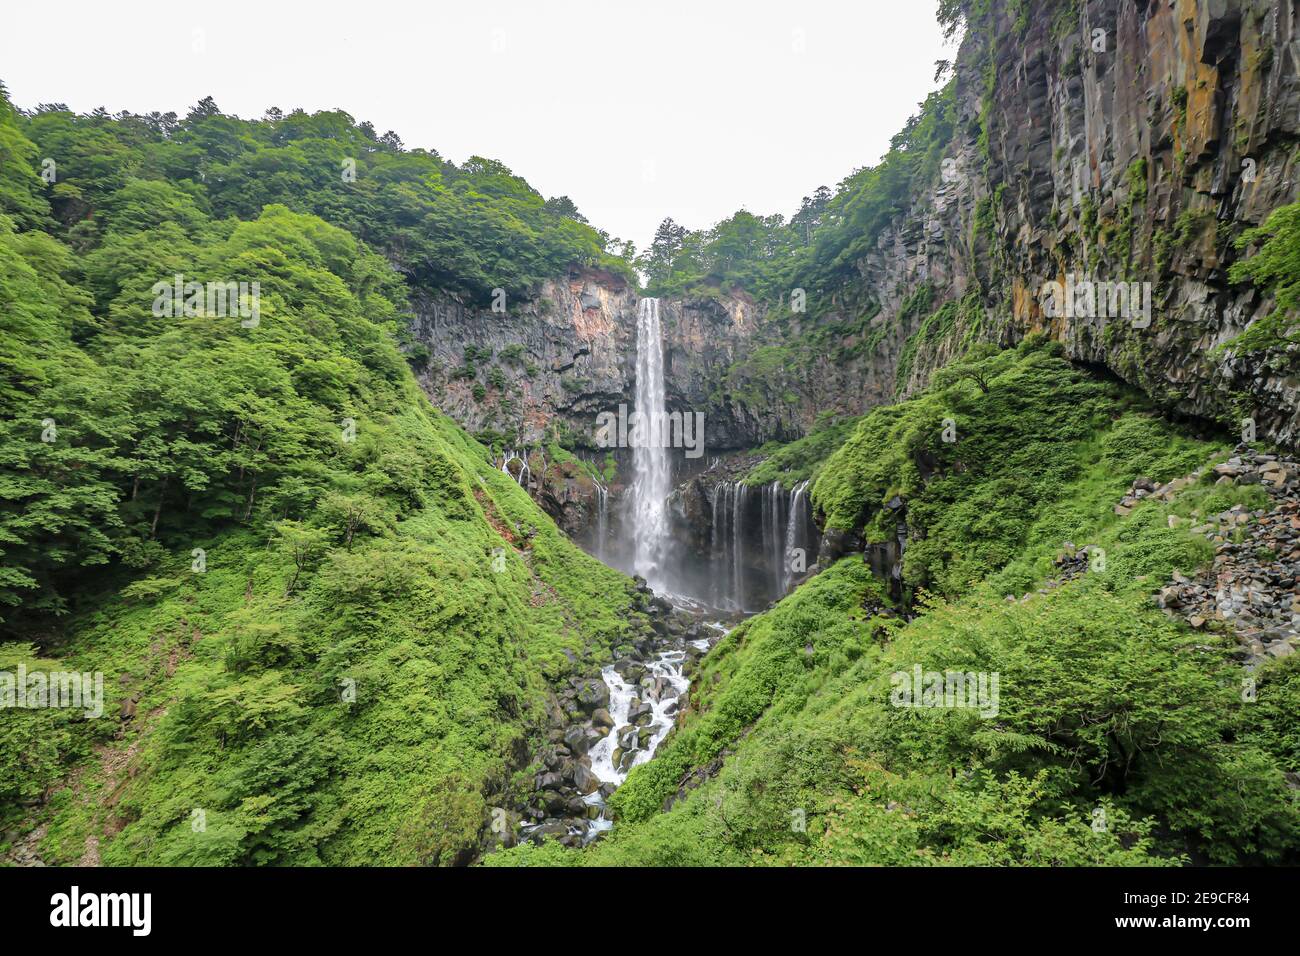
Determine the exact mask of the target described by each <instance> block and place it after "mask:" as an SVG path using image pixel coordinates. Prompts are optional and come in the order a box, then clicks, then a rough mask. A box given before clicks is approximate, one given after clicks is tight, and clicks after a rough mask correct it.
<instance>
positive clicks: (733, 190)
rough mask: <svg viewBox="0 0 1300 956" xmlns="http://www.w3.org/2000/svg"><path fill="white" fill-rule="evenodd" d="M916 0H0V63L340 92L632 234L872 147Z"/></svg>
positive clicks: (761, 208) (130, 81)
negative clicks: (0, 16) (4, 2)
mask: <svg viewBox="0 0 1300 956" xmlns="http://www.w3.org/2000/svg"><path fill="white" fill-rule="evenodd" d="M936 6H937V3H936V0H798V2H788V0H786V2H775V0H650V2H649V3H646V2H640V3H632V2H627V0H533V2H526V0H457V2H454V3H445V2H431V3H419V2H417V0H407V2H400V0H350V2H346V3H340V2H337V0H316V2H313V3H301V4H287V3H280V2H276V0H262V2H257V3H253V2H244V0H235V2H222V3H215V2H211V0H209V2H204V3H196V2H188V0H144V2H130V3H127V2H105V0H65V2H63V3H60V4H58V5H56V6H54V7H51V6H50V5H49V4H45V3H21V4H19V3H15V4H10V5H8V6H7V9H6V10H5V29H4V32H3V34H0V80H3V81H4V82H5V84H6V85H7V86H8V88H9V93H10V96H11V98H12V99H13V101H14V102H15V103H16V104H17V105H18V106H20V107H23V108H31V107H34V106H35V105H36V104H37V103H40V102H63V103H66V104H68V106H70V107H71V108H72V109H73V110H76V111H78V112H86V111H89V110H91V109H93V108H95V107H97V106H104V107H106V108H107V109H108V110H109V111H110V112H118V111H119V110H129V111H131V112H135V113H147V112H150V111H152V110H158V111H160V112H167V111H169V110H172V111H175V112H177V113H179V114H182V115H183V114H184V113H185V112H186V111H187V110H188V108H189V107H190V106H191V105H192V104H194V103H196V102H197V101H198V100H199V99H200V98H202V97H203V96H205V95H208V94H211V95H212V96H213V97H214V98H215V99H216V101H217V105H218V106H219V107H220V108H221V109H222V110H223V111H225V112H227V113H236V114H238V115H240V116H244V117H258V116H261V115H262V113H263V112H264V111H265V110H266V108H267V107H270V106H279V107H280V108H281V109H283V110H284V111H285V112H288V111H290V110H292V109H294V108H295V107H301V108H303V109H306V110H308V111H309V112H312V111H315V110H320V109H343V110H346V111H347V112H348V113H350V114H352V115H353V116H354V117H355V118H356V119H357V120H364V119H368V120H370V121H371V122H372V123H374V125H375V128H376V129H377V130H378V131H379V132H381V133H382V132H383V131H384V130H387V129H393V130H396V131H397V133H398V135H400V136H401V137H402V140H403V141H404V142H405V143H406V145H407V146H408V147H414V146H422V147H425V148H432V149H436V150H438V152H439V153H441V154H442V155H443V156H444V157H446V158H448V159H450V160H453V161H455V162H458V163H459V162H462V161H463V160H465V159H466V158H467V157H468V156H471V155H474V154H479V155H482V156H488V157H491V158H493V159H498V160H500V161H502V162H504V163H505V164H506V165H507V166H509V167H510V168H511V169H512V170H514V171H515V172H516V173H518V174H519V175H522V176H523V177H524V178H526V179H527V180H528V181H529V182H530V183H531V184H532V185H533V187H534V188H536V189H537V190H538V191H540V192H541V193H542V194H543V195H546V196H554V195H559V194H567V195H569V196H571V197H572V198H573V200H574V202H576V203H577V205H578V208H579V209H580V210H581V211H582V213H583V214H584V215H585V216H587V218H588V219H590V220H591V222H592V223H593V225H596V226H598V227H600V228H603V229H606V230H608V231H609V232H610V233H611V234H612V235H616V236H620V237H622V238H630V239H633V240H634V241H635V242H636V243H637V247H638V248H639V249H641V248H644V247H645V246H646V244H647V243H648V242H649V239H650V237H651V235H652V234H653V232H654V228H655V226H656V225H658V223H659V221H660V220H661V219H662V218H663V217H664V216H672V217H673V218H674V219H675V220H677V222H679V223H680V224H682V225H685V226H688V227H690V228H703V227H707V226H711V225H712V224H714V223H715V222H717V221H718V220H720V219H723V218H726V217H727V216H729V215H730V214H731V213H732V212H734V211H735V210H736V209H739V208H741V207H744V208H746V209H749V210H750V211H751V212H754V213H759V214H768V213H773V212H780V213H783V214H784V215H786V216H789V215H790V214H791V213H793V212H794V211H795V210H796V209H797V208H798V205H799V200H800V198H801V197H803V196H805V195H808V194H809V193H811V192H812V190H813V189H815V188H816V187H817V186H819V185H826V186H830V187H832V188H834V186H835V185H836V183H838V182H839V181H840V180H841V179H842V178H844V176H846V175H847V174H848V173H850V172H851V171H852V170H853V169H855V168H857V167H859V166H865V165H870V164H873V163H875V162H876V161H877V160H878V159H879V158H880V156H881V155H882V154H883V153H884V151H885V150H886V149H887V148H888V145H889V139H890V137H891V136H892V135H893V134H894V133H895V132H897V131H898V130H899V129H900V128H901V126H902V125H903V123H904V122H905V121H906V119H907V117H908V116H909V115H911V114H912V113H913V112H915V109H916V104H917V103H918V102H920V101H921V100H922V99H924V98H925V96H926V94H927V93H928V92H929V91H930V90H931V89H933V88H934V83H933V77H934V61H935V60H937V59H951V58H953V57H954V56H955V50H954V49H953V48H952V47H950V46H945V45H944V44H943V41H942V37H941V33H940V30H939V27H938V26H937V25H936V23H935V21H934V11H935V8H936Z"/></svg>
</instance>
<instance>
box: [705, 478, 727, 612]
mask: <svg viewBox="0 0 1300 956" xmlns="http://www.w3.org/2000/svg"><path fill="white" fill-rule="evenodd" d="M727 488H728V486H727V485H725V484H723V483H722V482H719V483H718V484H716V485H714V486H713V490H712V491H711V492H710V494H709V504H710V506H711V508H712V512H713V520H712V521H711V522H710V525H709V559H710V564H711V565H712V570H713V574H712V575H711V577H712V578H713V583H712V586H711V588H710V593H711V595H712V598H713V606H714V607H723V606H724V603H725V602H726V601H728V600H730V598H731V594H730V590H729V589H728V588H725V587H724V586H723V583H722V582H723V580H724V577H725V575H726V573H727V569H728V567H730V564H729V562H728V560H727V555H728V552H727V542H728V541H729V540H730V539H729V538H728V537H727V527H726V522H727Z"/></svg>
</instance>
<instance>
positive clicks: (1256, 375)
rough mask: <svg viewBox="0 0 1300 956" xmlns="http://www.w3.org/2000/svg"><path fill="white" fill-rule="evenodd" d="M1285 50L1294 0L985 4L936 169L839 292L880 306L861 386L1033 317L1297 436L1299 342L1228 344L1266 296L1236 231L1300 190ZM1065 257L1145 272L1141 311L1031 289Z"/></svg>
mask: <svg viewBox="0 0 1300 956" xmlns="http://www.w3.org/2000/svg"><path fill="white" fill-rule="evenodd" d="M1298 64H1300V7H1298V6H1297V5H1296V4H1295V3H1294V2H1292V0H1208V2H1206V0H1202V2H1193V0H1091V2H1087V3H1075V2H1069V0H1061V2H1047V3H1041V4H1038V3H1034V4H1025V3H1020V2H1002V0H999V2H994V3H993V4H991V6H990V8H989V10H988V11H987V12H986V13H984V14H981V15H979V19H977V20H974V21H973V22H971V23H970V25H969V27H968V30H967V35H966V39H965V41H964V42H963V45H962V48H961V52H960V56H959V58H958V62H957V65H956V83H957V112H958V121H957V133H956V135H955V136H954V139H953V142H952V143H951V145H950V147H949V148H948V149H947V150H946V152H945V157H944V164H943V168H942V174H939V175H936V177H935V180H934V182H933V183H932V185H931V186H930V188H929V189H928V190H926V191H924V192H923V193H922V194H920V195H918V196H916V197H914V200H913V202H912V203H911V205H910V207H909V208H908V210H907V211H906V212H905V213H904V214H903V215H901V216H900V217H898V218H897V219H896V220H895V221H894V222H893V224H892V225H891V226H889V227H888V228H886V229H885V230H883V231H882V233H881V235H880V237H879V239H878V241H877V243H876V248H875V251H874V252H873V253H872V254H870V255H868V256H867V257H865V258H864V259H862V260H861V261H860V262H859V263H858V264H857V269H858V272H859V276H860V279H859V281H858V283H857V288H856V289H852V288H851V289H847V290H843V291H842V293H841V294H842V295H843V296H844V297H845V299H846V300H848V301H854V302H856V303H858V304H859V306H860V304H861V303H862V302H864V301H866V302H873V303H874V304H875V305H878V306H879V313H878V315H877V316H876V317H875V319H874V320H873V323H872V329H874V330H878V332H877V337H878V339H879V341H878V342H877V343H876V345H875V347H874V348H873V349H872V354H871V356H869V357H868V358H867V359H866V360H864V362H862V363H861V365H860V367H861V371H862V372H863V373H864V375H863V378H862V380H861V382H862V394H863V395H864V398H865V399H866V400H867V401H868V402H869V401H870V399H871V397H872V396H873V395H876V394H883V393H887V392H889V391H890V390H891V389H896V390H897V393H898V394H900V395H903V396H906V395H908V394H912V393H914V392H916V391H917V390H919V389H921V388H923V387H924V386H925V384H926V383H927V382H928V380H929V377H930V375H931V373H932V372H933V371H934V370H935V369H936V368H938V367H940V366H942V365H943V364H944V363H945V362H947V361H948V360H949V359H950V358H952V357H953V356H954V355H955V354H957V353H958V352H959V351H961V350H962V349H963V348H964V347H966V346H967V345H968V344H969V343H970V342H972V341H977V340H979V339H987V340H993V341H999V342H1001V343H1002V344H1004V345H1006V344H1014V343H1015V342H1016V341H1018V340H1019V339H1021V338H1023V337H1024V336H1025V335H1027V334H1029V333H1031V332H1038V331H1042V332H1045V333H1047V334H1048V335H1050V336H1052V337H1053V338H1055V339H1057V340H1059V341H1061V342H1062V343H1063V344H1064V345H1065V347H1066V349H1067V351H1068V353H1069V354H1070V356H1071V357H1072V358H1075V359H1077V360H1080V361H1087V362H1091V363H1097V364H1100V365H1104V366H1106V367H1108V368H1109V369H1110V370H1112V371H1113V372H1115V373H1116V374H1118V375H1119V376H1121V377H1122V378H1124V379H1126V380H1127V381H1128V382H1130V383H1131V384H1133V385H1136V386H1138V387H1140V388H1142V389H1143V390H1144V391H1146V392H1147V393H1148V394H1150V395H1152V396H1153V397H1154V398H1156V399H1157V400H1158V401H1160V402H1162V403H1163V404H1164V405H1165V406H1166V407H1167V408H1169V409H1170V410H1174V411H1178V412H1182V413H1187V414H1192V415H1196V416H1200V417H1204V418H1210V419H1215V420H1218V421H1219V422H1221V423H1223V424H1225V425H1231V426H1233V427H1235V425H1236V423H1237V422H1238V420H1239V419H1240V418H1241V417H1244V416H1250V417H1252V418H1254V419H1255V420H1256V422H1257V425H1258V428H1259V433H1260V434H1261V435H1262V436H1267V437H1270V438H1273V439H1276V440H1280V441H1284V442H1288V443H1294V442H1295V441H1296V440H1297V439H1298V438H1300V426H1298V423H1297V411H1298V410H1300V375H1298V374H1297V373H1298V371H1300V369H1298V364H1300V363H1298V361H1297V351H1298V350H1297V348H1296V347H1295V346H1290V347H1289V348H1288V347H1285V346H1284V347H1280V348H1272V349H1267V350H1263V351H1258V352H1254V353H1252V354H1245V353H1244V352H1243V350H1242V349H1240V348H1233V347H1232V340H1233V339H1234V338H1235V337H1236V336H1238V335H1240V334H1241V333H1242V332H1243V331H1244V330H1245V329H1246V328H1247V327H1248V326H1249V325H1250V324H1251V323H1252V322H1255V321H1258V320H1260V319H1261V318H1263V317H1264V316H1266V315H1268V314H1269V313H1270V312H1271V311H1272V309H1273V303H1272V302H1271V301H1269V300H1268V299H1267V298H1266V297H1264V296H1261V295H1260V294H1259V293H1258V292H1257V291H1256V290H1254V289H1253V288H1252V287H1250V286H1249V285H1242V284H1236V285H1234V284H1232V283H1231V282H1230V281H1229V279H1228V270H1229V267H1230V266H1231V264H1232V263H1233V262H1234V261H1236V260H1237V259H1239V258H1240V257H1241V256H1242V255H1244V254H1246V252H1247V250H1242V251H1239V250H1237V249H1236V248H1235V247H1234V240H1235V239H1236V238H1237V237H1238V236H1240V235H1241V233H1242V232H1244V231H1245V230H1246V229H1248V228H1250V227H1252V226H1256V225H1259V224H1261V223H1262V222H1263V221H1264V220H1265V219H1266V218H1267V217H1268V214H1269V213H1270V212H1271V211H1272V210H1274V209H1276V208H1278V207H1280V206H1284V205H1287V204H1289V203H1293V202H1295V201H1296V200H1297V197H1300V170H1297V155H1298V152H1300V77H1298V70H1297V65H1298ZM1068 276H1074V277H1076V278H1079V279H1084V278H1086V279H1090V280H1092V281H1095V282H1120V281H1127V282H1136V283H1139V284H1144V283H1149V285H1150V288H1151V291H1152V310H1151V322H1150V325H1149V327H1144V328H1143V327H1134V325H1133V324H1132V323H1131V322H1130V321H1127V320H1126V318H1127V317H1115V316H1109V317H1087V316H1060V315H1057V316H1053V315H1050V314H1048V311H1047V310H1045V309H1044V296H1043V294H1042V293H1043V289H1044V287H1045V286H1046V284H1047V283H1050V282H1062V283H1064V282H1065V281H1066V278H1067V277H1068ZM922 291H924V292H925V296H924V299H925V301H926V302H927V303H928V306H927V307H926V308H919V309H918V308H909V305H913V306H914V305H915V303H916V302H917V301H918V298H920V296H919V293H921V292H922ZM968 295H969V296H971V298H969V299H965V303H966V304H967V305H968V307H966V308H961V309H958V310H955V321H952V322H949V323H946V324H944V325H943V326H942V327H940V326H939V325H938V324H937V323H932V324H931V327H930V328H928V329H927V328H923V326H924V323H925V320H926V318H927V317H928V316H929V315H932V314H933V311H934V309H936V308H937V307H939V306H940V305H941V304H942V303H945V302H949V301H955V300H963V299H964V297H967V296H968ZM842 314H843V313H841V314H840V315H835V316H832V318H841V317H842ZM936 329H937V331H936ZM909 340H910V341H909ZM904 353H908V355H909V361H908V363H907V364H906V365H902V364H900V363H899V361H898V356H900V355H902V354H904ZM873 378H874V379H875V381H874V382H873V381H872V379H873ZM816 388H817V386H816V384H815V383H814V384H813V385H812V387H811V389H810V391H815V390H816Z"/></svg>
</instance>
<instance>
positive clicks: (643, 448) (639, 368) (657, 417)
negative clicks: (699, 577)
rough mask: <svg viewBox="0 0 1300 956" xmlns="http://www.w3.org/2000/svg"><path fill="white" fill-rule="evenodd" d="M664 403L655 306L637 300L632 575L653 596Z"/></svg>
mask: <svg viewBox="0 0 1300 956" xmlns="http://www.w3.org/2000/svg"><path fill="white" fill-rule="evenodd" d="M665 405H666V401H665V398H664V344H663V336H662V333H661V332H660V328H659V300H658V299H642V300H641V302H640V304H639V305H638V307H637V316H636V409H635V411H636V413H637V420H636V429H635V434H636V438H637V440H636V441H634V442H633V445H634V447H633V449H632V470H633V475H634V477H633V481H632V534H633V540H634V542H635V546H636V552H635V557H634V558H633V562H632V569H633V571H635V572H636V573H637V574H639V575H640V576H641V577H643V578H645V580H646V583H647V584H649V585H650V587H651V588H653V589H654V590H656V591H662V590H664V588H665V581H664V576H663V570H664V557H665V552H666V550H667V544H668V495H669V492H670V491H671V486H670V482H671V477H670V470H669V463H668V448H667V447H666V444H667V443H666V442H665V441H664V440H663V439H664V436H663V433H662V427H663V424H664V423H665V422H666V421H667V417H666V407H665Z"/></svg>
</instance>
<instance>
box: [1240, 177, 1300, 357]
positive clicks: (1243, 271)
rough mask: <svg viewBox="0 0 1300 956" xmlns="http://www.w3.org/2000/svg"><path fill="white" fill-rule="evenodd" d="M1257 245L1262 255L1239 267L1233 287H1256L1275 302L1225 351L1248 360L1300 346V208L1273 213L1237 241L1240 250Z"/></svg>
mask: <svg viewBox="0 0 1300 956" xmlns="http://www.w3.org/2000/svg"><path fill="white" fill-rule="evenodd" d="M1255 245H1258V246H1259V249H1258V251H1257V252H1256V253H1255V254H1254V255H1252V256H1250V257H1249V258H1246V259H1242V260H1240V261H1239V262H1236V263H1234V264H1233V266H1232V270H1231V272H1230V273H1229V276H1230V278H1231V279H1232V281H1233V282H1253V283H1254V284H1255V285H1256V286H1258V287H1259V288H1260V289H1263V290H1265V291H1266V292H1268V293H1270V294H1271V295H1272V296H1273V298H1274V303H1273V310H1272V311H1271V312H1270V313H1269V314H1268V315H1266V316H1264V317H1263V318H1261V319H1258V320H1256V321H1255V322H1254V323H1253V324H1251V325H1250V327H1249V328H1247V329H1246V331H1244V332H1243V333H1241V335H1239V336H1237V337H1236V338H1234V339H1232V340H1231V341H1229V342H1226V343H1224V345H1223V346H1222V348H1223V349H1230V350H1232V351H1234V352H1238V353H1240V354H1243V355H1249V354H1251V353H1254V352H1263V351H1266V350H1268V349H1274V348H1285V347H1286V346H1288V345H1292V344H1294V343H1296V342H1300V330H1297V328H1296V326H1297V324H1300V319H1298V318H1297V315H1298V314H1300V203H1293V204H1292V205H1290V206H1283V207H1282V208H1281V209H1277V210H1274V211H1273V213H1272V214H1271V215H1270V216H1269V217H1268V219H1267V220H1266V221H1265V222H1264V224H1263V225H1262V226H1260V227H1259V228H1257V229H1249V230H1247V231H1246V232H1245V233H1243V234H1242V235H1241V236H1240V237H1239V238H1238V239H1237V241H1236V246H1237V248H1238V249H1245V248H1248V247H1250V246H1255Z"/></svg>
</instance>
